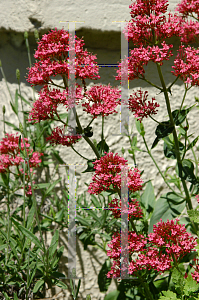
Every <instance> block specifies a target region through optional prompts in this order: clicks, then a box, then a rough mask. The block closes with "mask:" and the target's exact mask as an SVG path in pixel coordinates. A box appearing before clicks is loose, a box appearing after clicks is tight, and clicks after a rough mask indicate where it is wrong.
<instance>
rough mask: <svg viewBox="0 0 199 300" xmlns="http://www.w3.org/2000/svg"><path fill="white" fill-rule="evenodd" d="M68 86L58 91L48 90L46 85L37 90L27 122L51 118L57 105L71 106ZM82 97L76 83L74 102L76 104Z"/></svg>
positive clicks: (54, 114) (80, 89) (55, 111)
mask: <svg viewBox="0 0 199 300" xmlns="http://www.w3.org/2000/svg"><path fill="white" fill-rule="evenodd" d="M68 94H69V93H68V88H66V90H63V91H60V90H59V89H54V88H53V90H50V89H49V87H48V85H44V87H43V88H42V89H41V90H40V92H39V99H38V100H36V101H35V102H34V104H33V108H32V110H31V112H30V114H29V119H28V121H29V122H33V123H38V122H40V121H42V120H48V119H53V118H54V116H56V115H57V107H58V105H61V104H62V105H64V106H65V107H66V110H68V108H71V107H72V103H70V101H69V100H68V97H69V95H68ZM82 98H83V95H82V88H81V86H80V85H79V84H77V83H76V98H75V103H76V104H78V103H79V101H80V100H81V99H82Z"/></svg>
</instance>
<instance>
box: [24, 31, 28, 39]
mask: <svg viewBox="0 0 199 300" xmlns="http://www.w3.org/2000/svg"><path fill="white" fill-rule="evenodd" d="M24 38H25V39H27V38H28V32H27V31H25V32H24Z"/></svg>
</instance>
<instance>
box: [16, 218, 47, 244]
mask: <svg viewBox="0 0 199 300" xmlns="http://www.w3.org/2000/svg"><path fill="white" fill-rule="evenodd" d="M15 222H16V221H15ZM17 227H18V228H19V230H20V231H21V232H22V233H23V234H24V235H25V236H26V237H27V238H28V239H30V240H31V242H33V243H34V244H35V245H36V246H37V247H39V248H40V249H41V250H43V247H42V245H41V243H40V241H39V239H38V238H37V237H36V236H35V235H34V234H33V233H32V232H31V231H29V230H28V229H26V228H24V227H23V226H22V225H17Z"/></svg>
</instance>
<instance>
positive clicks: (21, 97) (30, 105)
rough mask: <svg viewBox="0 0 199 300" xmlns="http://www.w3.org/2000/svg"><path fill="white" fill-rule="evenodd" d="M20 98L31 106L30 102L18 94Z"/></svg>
mask: <svg viewBox="0 0 199 300" xmlns="http://www.w3.org/2000/svg"><path fill="white" fill-rule="evenodd" d="M18 96H19V97H20V98H21V100H22V101H24V102H25V103H26V104H28V105H29V106H31V104H30V102H28V101H27V100H26V99H25V98H24V97H23V96H21V95H20V94H18Z"/></svg>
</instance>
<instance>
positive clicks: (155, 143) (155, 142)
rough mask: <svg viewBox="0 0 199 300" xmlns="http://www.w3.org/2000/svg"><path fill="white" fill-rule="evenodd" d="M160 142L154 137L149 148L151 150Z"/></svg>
mask: <svg viewBox="0 0 199 300" xmlns="http://www.w3.org/2000/svg"><path fill="white" fill-rule="evenodd" d="M159 141H160V139H159V138H158V137H157V136H156V138H155V140H154V142H153V145H152V146H151V149H153V148H155V146H157V144H158V142H159Z"/></svg>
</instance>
